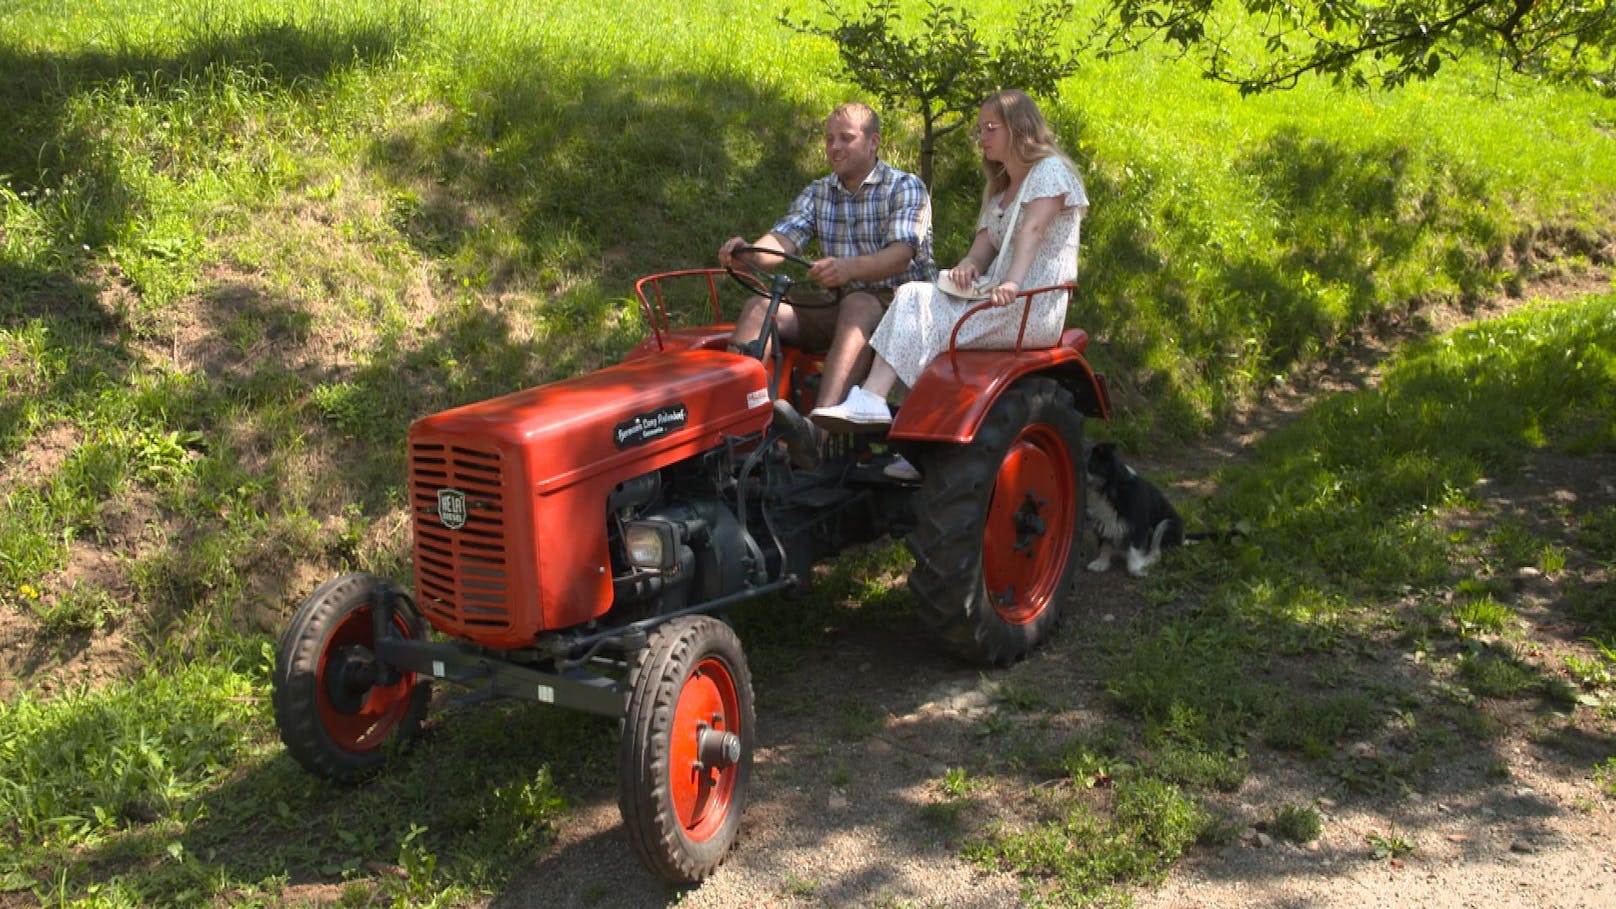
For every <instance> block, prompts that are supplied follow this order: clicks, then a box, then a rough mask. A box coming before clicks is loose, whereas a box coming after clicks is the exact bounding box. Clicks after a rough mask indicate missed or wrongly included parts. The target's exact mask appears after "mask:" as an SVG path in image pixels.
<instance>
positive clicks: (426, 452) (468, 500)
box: [410, 444, 513, 634]
mask: <svg viewBox="0 0 1616 909" xmlns="http://www.w3.org/2000/svg"><path fill="white" fill-rule="evenodd" d="M503 473H504V470H503V465H502V464H501V462H500V456H499V454H498V453H496V452H487V451H476V450H473V449H469V448H462V447H460V446H458V445H443V444H413V445H411V446H410V499H411V505H412V509H411V510H412V511H413V513H414V524H415V592H416V598H417V600H418V601H419V603H420V607H421V609H422V610H424V611H425V612H426V613H427V614H428V615H429V616H430V617H432V618H433V619H434V621H433V624H434V625H436V626H437V627H439V628H443V629H445V630H453V629H455V628H459V629H462V630H464V631H466V632H470V633H473V634H475V633H476V632H479V631H490V630H495V629H501V628H508V627H509V626H510V624H511V586H512V580H513V579H512V577H511V564H510V558H509V553H508V552H507V540H506V527H505V515H506V509H505V493H504V486H503V483H502V480H503ZM446 489H447V490H457V491H459V492H460V493H462V494H463V495H464V501H465V508H464V511H463V514H464V521H465V523H464V525H463V526H461V527H459V528H458V529H451V528H450V527H448V526H445V521H446V520H447V521H449V522H450V523H453V522H454V521H455V520H456V519H457V517H458V516H456V515H453V514H447V513H446V514H440V513H439V503H440V495H439V492H440V491H441V490H446ZM446 511H453V509H452V508H451V509H447V510H446Z"/></svg>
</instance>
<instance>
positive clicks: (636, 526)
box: [623, 520, 679, 571]
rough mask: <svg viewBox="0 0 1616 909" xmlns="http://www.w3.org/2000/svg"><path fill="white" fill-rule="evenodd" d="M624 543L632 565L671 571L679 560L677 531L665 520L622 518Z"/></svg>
mask: <svg viewBox="0 0 1616 909" xmlns="http://www.w3.org/2000/svg"><path fill="white" fill-rule="evenodd" d="M623 547H624V548H625V549H627V550H628V561H629V564H630V565H633V566H634V567H635V568H642V569H652V570H658V571H672V570H673V569H674V568H675V567H677V566H678V564H679V534H678V531H677V530H676V529H675V528H674V526H673V524H671V523H669V522H667V521H654V520H653V521H625V522H624V523H623Z"/></svg>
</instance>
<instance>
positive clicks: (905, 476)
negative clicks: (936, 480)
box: [881, 455, 920, 483]
mask: <svg viewBox="0 0 1616 909" xmlns="http://www.w3.org/2000/svg"><path fill="white" fill-rule="evenodd" d="M881 472H882V473H884V474H886V475H887V476H889V477H891V478H892V479H894V480H903V481H904V482H906V483H913V482H915V481H916V480H918V479H920V471H919V470H918V469H917V468H916V467H915V465H913V464H911V463H909V459H908V458H906V457H904V456H903V455H898V459H897V460H896V461H893V462H892V463H891V464H888V465H887V466H885V467H883V468H881Z"/></svg>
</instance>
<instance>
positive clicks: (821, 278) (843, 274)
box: [808, 257, 853, 287]
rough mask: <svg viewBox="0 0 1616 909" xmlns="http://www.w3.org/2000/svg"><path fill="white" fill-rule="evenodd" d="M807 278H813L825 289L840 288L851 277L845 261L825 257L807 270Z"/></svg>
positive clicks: (851, 278)
mask: <svg viewBox="0 0 1616 909" xmlns="http://www.w3.org/2000/svg"><path fill="white" fill-rule="evenodd" d="M808 277H810V278H813V279H814V280H815V281H818V282H819V283H820V284H822V285H824V286H825V287H841V286H842V285H844V284H846V283H847V282H848V281H851V280H853V276H852V275H850V274H848V267H847V260H846V259H835V258H830V257H826V258H823V259H820V260H818V261H817V262H815V263H814V264H813V266H812V267H810V268H809V269H808Z"/></svg>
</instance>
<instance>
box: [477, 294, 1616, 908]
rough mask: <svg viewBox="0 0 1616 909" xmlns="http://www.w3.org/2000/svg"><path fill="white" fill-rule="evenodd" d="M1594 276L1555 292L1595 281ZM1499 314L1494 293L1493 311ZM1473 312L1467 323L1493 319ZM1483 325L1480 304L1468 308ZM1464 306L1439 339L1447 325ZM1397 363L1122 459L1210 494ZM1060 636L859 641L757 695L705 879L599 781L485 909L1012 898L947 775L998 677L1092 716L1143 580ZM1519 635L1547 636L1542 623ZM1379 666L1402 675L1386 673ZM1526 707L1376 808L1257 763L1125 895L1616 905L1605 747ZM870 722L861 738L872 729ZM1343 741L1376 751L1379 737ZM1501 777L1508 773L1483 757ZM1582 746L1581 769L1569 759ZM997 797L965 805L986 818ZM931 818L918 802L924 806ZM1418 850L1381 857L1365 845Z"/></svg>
mask: <svg viewBox="0 0 1616 909" xmlns="http://www.w3.org/2000/svg"><path fill="white" fill-rule="evenodd" d="M1608 287H1609V284H1608V280H1606V279H1603V278H1600V279H1599V280H1594V281H1590V282H1585V283H1584V285H1583V286H1577V285H1571V286H1560V287H1557V288H1552V289H1551V291H1552V293H1549V294H1546V295H1548V296H1555V297H1557V298H1560V299H1565V298H1569V297H1571V296H1573V295H1575V294H1576V293H1579V292H1602V291H1605V290H1608ZM1503 305H1507V304H1503ZM1495 313H1496V310H1495V311H1494V312H1493V313H1482V314H1481V315H1487V314H1495ZM1473 315H1474V314H1473ZM1454 321H1457V317H1455V318H1452V319H1448V320H1447V321H1446V323H1445V324H1440V325H1438V326H1436V327H1441V328H1448V327H1451V326H1452V323H1453V322H1454ZM1388 350H1389V347H1388V346H1387V345H1386V344H1384V343H1377V342H1374V341H1366V342H1365V343H1364V344H1363V345H1362V346H1361V347H1359V348H1357V349H1355V350H1353V351H1348V352H1344V355H1343V356H1342V357H1340V358H1338V359H1337V360H1336V361H1335V362H1334V363H1333V364H1331V366H1330V367H1329V368H1327V369H1322V370H1321V371H1320V372H1319V373H1317V374H1316V375H1315V376H1313V377H1311V378H1310V380H1309V381H1308V382H1307V383H1305V384H1304V385H1302V386H1300V387H1297V388H1294V389H1291V390H1289V391H1287V392H1284V393H1276V394H1274V395H1270V396H1269V397H1268V399H1266V400H1265V401H1264V402H1263V404H1262V405H1261V406H1260V407H1258V408H1256V409H1254V410H1253V411H1252V412H1251V413H1249V414H1247V415H1246V416H1245V417H1244V418H1243V419H1242V420H1240V421H1239V422H1238V423H1237V424H1236V425H1235V426H1233V427H1232V428H1231V430H1230V431H1229V432H1228V433H1226V434H1224V435H1222V436H1220V437H1218V438H1215V439H1210V440H1207V441H1206V442H1205V443H1204V444H1202V445H1199V446H1196V447H1195V448H1194V449H1192V450H1185V451H1180V452H1176V453H1174V454H1173V455H1172V456H1170V457H1160V458H1158V459H1156V460H1154V461H1152V460H1150V459H1148V458H1138V459H1135V460H1136V463H1137V464H1138V466H1140V467H1141V469H1142V470H1143V471H1144V472H1146V473H1147V475H1149V474H1150V473H1152V472H1161V473H1164V474H1166V475H1170V476H1174V477H1180V478H1183V481H1182V482H1181V483H1178V484H1176V487H1177V488H1176V489H1174V490H1172V491H1171V494H1172V495H1174V496H1175V497H1184V496H1191V495H1200V494H1204V493H1205V492H1206V490H1205V489H1204V488H1199V487H1198V486H1197V485H1196V483H1197V480H1196V478H1197V477H1199V476H1205V475H1206V474H1207V473H1208V472H1209V471H1210V468H1211V467H1212V466H1213V465H1214V464H1216V463H1218V462H1220V461H1221V460H1222V459H1225V458H1229V457H1239V456H1240V453H1241V452H1242V451H1243V450H1244V449H1245V448H1246V446H1248V445H1249V444H1250V443H1251V442H1252V441H1253V440H1254V439H1255V438H1257V437H1258V436H1260V435H1261V434H1262V433H1263V432H1265V431H1267V430H1269V429H1271V428H1272V427H1274V426H1276V425H1278V424H1281V423H1283V422H1285V421H1286V420H1288V419H1289V418H1290V417H1291V416H1293V415H1294V414H1296V413H1298V412H1299V411H1300V409H1301V408H1302V407H1303V406H1305V404H1306V403H1307V402H1308V401H1309V400H1310V399H1312V398H1313V397H1314V396H1316V395H1317V394H1318V393H1320V392H1321V391H1328V390H1339V389H1344V388H1351V387H1363V386H1366V385H1372V384H1373V383H1374V382H1375V380H1376V378H1377V377H1378V371H1377V363H1378V362H1379V360H1380V359H1381V358H1382V357H1383V356H1384V354H1385V353H1386V352H1387V351H1388ZM1591 466H1592V469H1590V463H1589V462H1587V461H1576V462H1569V463H1567V462H1560V461H1556V460H1555V459H1554V458H1552V457H1550V458H1545V459H1542V460H1541V461H1540V462H1539V463H1538V465H1537V466H1536V468H1535V469H1534V470H1533V471H1531V472H1529V473H1528V474H1527V476H1526V477H1525V478H1524V479H1523V480H1522V481H1521V482H1520V483H1519V484H1518V485H1516V486H1514V487H1512V488H1508V489H1499V490H1497V495H1498V496H1499V497H1500V499H1501V500H1503V499H1507V500H1509V501H1511V502H1514V503H1517V504H1519V505H1520V506H1521V507H1527V508H1529V507H1532V503H1534V502H1542V501H1546V500H1550V499H1558V500H1560V501H1565V500H1566V499H1567V498H1570V499H1571V500H1574V501H1577V502H1580V503H1581V504H1582V505H1588V506H1603V505H1610V504H1616V453H1607V454H1606V455H1604V456H1601V457H1599V458H1596V459H1594V461H1593V463H1592V465H1591ZM1087 580H1088V584H1087V586H1086V587H1085V589H1084V591H1083V593H1082V595H1081V596H1080V598H1079V600H1078V601H1077V602H1075V603H1073V604H1072V605H1071V606H1070V607H1069V608H1068V612H1067V615H1066V618H1065V621H1064V624H1063V625H1062V627H1061V630H1060V632H1059V633H1058V634H1057V636H1056V637H1055V639H1054V640H1052V641H1051V642H1049V644H1048V645H1046V646H1044V647H1042V648H1041V649H1039V650H1038V651H1036V652H1035V653H1034V654H1033V655H1032V656H1031V657H1030V658H1029V659H1028V660H1027V661H1025V662H1024V663H1022V664H1020V665H1018V666H1016V667H1013V668H1012V669H1009V670H1000V671H994V672H983V671H981V670H979V669H975V668H972V667H969V666H965V665H962V664H960V663H959V662H957V661H955V660H952V659H949V658H948V657H945V656H943V655H941V654H940V653H939V652H938V650H937V648H936V647H935V646H934V645H933V644H932V642H931V641H930V640H929V639H928V638H927V637H926V636H925V635H924V634H923V633H920V632H919V631H918V630H917V631H915V632H913V633H908V632H905V631H904V630H902V629H901V628H895V627H878V628H852V629H849V630H848V631H847V632H846V633H845V634H844V635H842V636H841V637H839V638H838V639H837V640H836V642H835V644H834V645H833V646H832V647H830V648H828V649H826V650H823V651H822V652H820V653H819V654H817V655H816V656H814V657H812V658H810V659H809V660H808V661H806V662H805V663H804V664H803V665H801V666H799V667H798V668H796V669H795V670H793V671H791V672H790V673H788V674H785V675H782V676H774V677H770V678H768V679H767V680H764V681H762V682H760V683H759V684H758V686H757V688H758V691H757V693H758V702H759V708H758V716H759V721H758V725H759V730H760V739H761V742H760V747H759V748H758V750H757V752H756V755H755V764H754V775H753V782H752V790H751V794H750V800H749V803H748V806H747V809H746V814H745V816H744V821H743V826H742V831H741V835H740V839H739V842H738V844H737V846H736V848H735V850H734V852H733V853H732V854H731V855H730V857H729V858H728V859H727V861H726V862H725V864H724V865H723V866H722V867H720V869H719V870H718V871H717V872H716V873H715V874H714V875H713V876H712V877H711V878H709V879H708V880H707V881H706V882H704V883H703V884H702V885H701V886H700V887H697V888H694V889H691V890H688V891H680V890H676V889H672V888H669V887H668V886H666V885H665V884H663V883H661V882H660V881H659V880H657V879H655V878H653V877H652V876H651V875H650V874H649V873H647V872H646V871H645V870H644V869H642V868H641V867H640V866H639V865H638V863H637V862H636V860H635V859H634V857H633V855H632V853H631V852H630V850H629V847H628V845H627V843H626V841H625V840H624V839H623V837H622V834H621V831H620V822H619V818H618V813H617V807H616V801H615V792H613V791H601V792H599V793H596V794H595V795H594V797H592V798H591V799H589V800H588V802H587V804H585V805H584V806H583V807H582V808H581V810H579V811H578V812H577V813H576V815H575V816H572V817H570V818H569V819H568V821H567V822H566V824H565V826H563V827H562V828H561V829H560V830H559V831H558V839H557V841H556V843H555V844H554V846H553V847H552V848H551V849H550V850H549V851H548V853H547V854H546V855H545V856H544V857H543V858H542V859H540V860H539V861H538V862H536V863H535V864H534V865H533V866H532V867H531V868H529V869H527V870H526V871H525V872H524V873H523V874H521V875H520V876H519V877H518V878H517V880H515V881H514V882H513V883H512V885H511V886H510V887H509V888H508V889H507V890H506V892H504V893H503V894H501V895H500V896H498V897H497V898H495V899H494V900H493V901H492V902H491V904H490V905H491V906H493V907H498V909H517V907H522V909H528V907H531V909H539V907H544V909H558V907H602V906H611V907H624V909H640V907H665V906H669V905H679V906H682V907H711V909H729V907H738V906H746V907H768V906H782V907H813V906H825V907H831V906H837V907H840V906H869V907H899V906H905V907H970V909H989V907H1001V906H1002V907H1013V906H1020V905H1023V904H1024V903H1025V901H1026V897H1024V896H1023V888H1024V886H1025V885H1026V883H1027V882H1026V881H1023V880H1020V879H1018V878H1016V877H1015V876H1013V875H1011V874H1008V873H1004V872H999V871H992V870H984V869H983V868H981V867H978V866H976V865H973V864H970V863H968V862H966V861H965V860H963V859H962V858H961V857H960V837H961V836H962V835H963V833H964V830H963V829H962V828H961V827H960V826H957V825H950V824H948V823H942V822H939V820H938V818H939V816H940V815H939V812H937V811H936V806H938V805H939V804H940V803H942V802H944V801H945V798H944V795H943V792H942V780H943V777H944V774H945V772H946V771H947V770H948V769H949V768H952V767H963V766H969V765H971V763H972V760H973V755H975V754H976V753H977V752H978V751H979V750H980V749H982V748H984V747H994V745H993V740H990V739H984V738H983V737H981V736H980V735H979V734H978V732H979V729H980V724H981V722H982V720H983V719H984V718H985V717H987V716H988V715H989V714H990V713H991V712H992V711H993V710H995V709H996V708H995V704H994V698H993V695H992V690H993V687H994V686H995V685H996V684H1004V683H1006V682H1009V683H1011V684H1016V685H1032V686H1035V687H1037V688H1038V689H1039V690H1043V691H1047V692H1050V693H1052V695H1053V696H1054V697H1055V699H1056V700H1058V701H1059V702H1060V704H1061V705H1062V706H1061V709H1060V710H1059V712H1058V713H1057V714H1056V715H1054V716H1053V717H1051V718H1050V719H1049V721H1050V722H1053V723H1055V724H1056V725H1057V726H1059V727H1062V728H1070V729H1072V730H1074V731H1076V730H1079V729H1081V728H1083V727H1084V726H1085V725H1096V726H1097V725H1098V724H1100V723H1101V722H1103V721H1104V719H1105V717H1106V711H1107V707H1106V706H1105V693H1104V691H1103V690H1102V688H1101V683H1100V679H1099V677H1098V674H1097V672H1096V671H1095V670H1094V669H1093V668H1092V667H1093V666H1094V665H1095V660H1094V659H1093V657H1094V650H1093V646H1094V645H1093V643H1092V635H1091V634H1090V632H1091V631H1092V629H1093V628H1094V627H1095V626H1096V625H1097V624H1101V623H1106V622H1114V621H1124V620H1126V619H1127V618H1128V617H1129V616H1131V615H1133V614H1135V613H1136V612H1137V611H1139V610H1142V609H1145V608H1148V607H1147V605H1146V604H1145V602H1144V600H1143V597H1142V590H1141V587H1140V585H1139V583H1138V582H1136V581H1133V580H1131V579H1129V578H1127V577H1126V576H1125V575H1123V574H1121V573H1119V572H1115V571H1113V572H1112V573H1109V574H1106V575H1089V576H1088V579H1087ZM1554 584H1555V582H1554V581H1553V580H1552V579H1548V578H1542V577H1524V578H1522V585H1523V590H1522V592H1521V598H1520V609H1521V612H1522V614H1523V616H1524V617H1526V618H1527V619H1528V621H1529V622H1531V621H1533V620H1534V619H1536V618H1542V617H1543V616H1544V615H1545V614H1544V613H1541V612H1537V613H1535V612H1534V608H1535V606H1542V604H1546V603H1549V602H1552V601H1553V600H1554V599H1555V598H1556V596H1557V593H1558V592H1557V591H1556V590H1555V589H1554ZM1545 622H1546V627H1542V628H1535V630H1533V631H1529V632H1528V635H1529V637H1530V636H1533V635H1539V634H1541V635H1543V636H1545V638H1547V637H1552V636H1553V635H1554V633H1555V630H1554V628H1553V627H1552V625H1547V620H1546V619H1545ZM1388 671H1390V672H1396V671H1398V670H1397V667H1396V666H1395V665H1392V666H1390V667H1389V669H1388ZM1531 709H1532V708H1529V707H1522V706H1518V705H1516V706H1511V704H1510V703H1504V704H1501V705H1500V706H1499V707H1498V710H1500V711H1501V712H1503V714H1506V715H1500V716H1499V717H1498V718H1499V720H1500V724H1499V725H1500V728H1501V729H1502V730H1503V731H1502V737H1501V739H1498V740H1494V742H1493V743H1492V745H1493V747H1492V748H1490V749H1489V750H1488V754H1486V755H1480V754H1478V755H1475V757H1474V759H1473V760H1460V761H1455V762H1453V763H1452V765H1451V766H1448V767H1446V768H1444V769H1443V771H1442V772H1441V773H1439V774H1435V775H1434V777H1435V781H1434V782H1432V783H1430V784H1428V785H1427V788H1426V789H1425V791H1415V792H1389V793H1388V794H1386V795H1385V796H1383V797H1379V798H1371V799H1364V798H1357V797H1355V798H1353V799H1352V800H1351V801H1350V804H1347V803H1338V802H1337V800H1335V799H1334V798H1332V797H1331V793H1332V792H1333V791H1334V790H1333V788H1332V787H1333V786H1334V785H1336V784H1337V782H1338V781H1337V780H1336V779H1335V778H1333V777H1330V776H1329V775H1328V774H1326V773H1325V772H1323V771H1322V770H1321V769H1320V768H1318V767H1316V766H1313V765H1310V764H1308V763H1307V762H1306V761H1304V760H1302V759H1300V758H1298V757H1296V756H1294V755H1288V754H1282V753H1278V752H1272V751H1265V750H1262V749H1257V750H1254V752H1253V754H1252V761H1251V767H1250V773H1249V775H1248V777H1247V779H1246V781H1245V782H1244V783H1243V784H1242V785H1241V787H1240V788H1239V789H1238V790H1237V791H1236V792H1234V793H1231V794H1228V795H1227V797H1226V798H1225V803H1224V804H1222V805H1220V806H1219V807H1220V808H1221V809H1222V810H1223V811H1225V812H1227V814H1228V815H1229V816H1230V817H1233V818H1235V819H1237V820H1239V821H1240V826H1241V827H1242V828H1243V830H1242V832H1241V833H1240V834H1239V835H1238V837H1237V839H1236V841H1235V842H1234V843H1232V844H1231V845H1228V846H1225V847H1222V848H1209V847H1197V848H1194V849H1192V850H1191V852H1190V853H1189V854H1188V855H1187V856H1186V857H1185V858H1184V859H1183V860H1182V861H1180V862H1179V863H1178V864H1177V865H1176V866H1175V867H1174V868H1173V869H1172V871H1171V872H1170V874H1169V875H1168V877H1167V880H1166V881H1165V882H1164V883H1163V884H1161V885H1160V886H1158V887H1142V888H1136V889H1135V890H1134V891H1132V892H1131V893H1130V894H1129V896H1131V898H1132V899H1133V901H1134V905H1136V906H1138V907H1140V909H1169V907H1172V909H1180V907H1201V909H1225V907H1247V906H1272V907H1333V906H1409V907H1428V909H1450V907H1451V909H1458V907H1556V909H1571V907H1588V909H1593V907H1611V906H1616V800H1613V799H1611V798H1610V797H1608V796H1606V795H1603V794H1602V793H1601V792H1600V789H1599V787H1598V784H1597V783H1596V782H1595V781H1593V780H1592V779H1590V778H1589V767H1591V766H1592V765H1593V764H1594V763H1595V762H1596V761H1597V760H1599V759H1600V758H1599V756H1598V755H1593V756H1591V757H1590V754H1589V753H1588V752H1591V751H1601V750H1602V751H1603V753H1605V754H1607V755H1608V753H1609V749H1610V742H1609V739H1608V738H1607V737H1597V740H1595V741H1590V742H1585V743H1583V744H1584V745H1585V746H1586V748H1584V749H1583V750H1582V751H1578V750H1577V749H1575V748H1573V749H1570V751H1569V752H1568V750H1567V749H1566V747H1565V743H1564V742H1559V743H1556V744H1555V745H1553V746H1551V744H1550V743H1548V742H1546V741H1544V740H1543V737H1542V736H1541V735H1535V734H1534V732H1533V730H1534V729H1540V728H1541V727H1540V726H1537V725H1536V724H1534V723H1533V717H1531V716H1524V715H1514V716H1511V715H1507V714H1508V713H1509V712H1510V711H1517V712H1519V711H1530V710H1531ZM871 730H873V731H871ZM1353 747H1358V748H1362V749H1372V748H1373V747H1374V746H1373V745H1371V744H1369V743H1358V744H1356V745H1354V746H1353ZM1498 755H1503V756H1505V759H1506V760H1507V762H1508V765H1509V775H1508V779H1507V780H1504V781H1500V780H1499V779H1498V768H1497V767H1496V766H1495V764H1496V762H1497V756H1498ZM1573 755H1574V756H1573ZM985 801H986V802H991V794H987V795H986V796H985V797H984V798H983V799H979V800H978V801H977V802H976V803H974V804H972V805H971V806H970V807H968V808H967V809H965V810H966V812H967V813H968V816H969V817H971V818H973V819H976V820H980V819H981V818H983V817H992V815H993V812H994V811H995V806H994V805H992V804H989V803H984V802H985ZM1284 804H1292V805H1312V806H1315V807H1316V808H1317V809H1318V811H1319V812H1320V814H1321V815H1322V818H1323V829H1322V833H1321V835H1320V836H1319V837H1318V839H1316V840H1314V841H1312V842H1310V843H1307V844H1306V845H1297V844H1294V843H1291V842H1289V841H1287V840H1284V839H1280V838H1277V837H1272V836H1270V835H1268V834H1267V833H1264V832H1261V831H1260V830H1259V829H1258V823H1259V821H1261V820H1262V819H1263V817H1265V816H1266V815H1265V813H1266V812H1271V811H1272V808H1273V806H1276V805H1284ZM928 806H930V807H928ZM1390 838H1401V840H1403V841H1406V842H1407V843H1410V844H1412V845H1413V846H1414V848H1413V850H1412V851H1411V852H1408V853H1406V854H1400V855H1397V856H1395V857H1389V856H1385V855H1381V856H1377V855H1375V849H1374V846H1373V843H1374V842H1375V841H1377V839H1378V841H1380V842H1384V841H1385V840H1387V839H1390Z"/></svg>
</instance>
